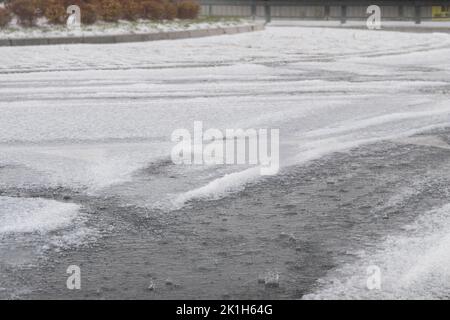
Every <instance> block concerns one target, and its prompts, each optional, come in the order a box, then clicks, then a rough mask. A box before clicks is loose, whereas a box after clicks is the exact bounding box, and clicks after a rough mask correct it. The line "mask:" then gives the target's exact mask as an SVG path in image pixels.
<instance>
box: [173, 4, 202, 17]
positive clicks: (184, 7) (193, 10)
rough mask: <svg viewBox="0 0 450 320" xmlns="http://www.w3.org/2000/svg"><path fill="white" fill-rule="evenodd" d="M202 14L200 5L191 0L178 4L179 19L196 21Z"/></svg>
mask: <svg viewBox="0 0 450 320" xmlns="http://www.w3.org/2000/svg"><path fill="white" fill-rule="evenodd" d="M199 13H200V5H199V4H198V3H197V2H195V1H191V0H184V1H182V2H179V3H178V18H180V19H195V18H197V17H198V14H199Z"/></svg>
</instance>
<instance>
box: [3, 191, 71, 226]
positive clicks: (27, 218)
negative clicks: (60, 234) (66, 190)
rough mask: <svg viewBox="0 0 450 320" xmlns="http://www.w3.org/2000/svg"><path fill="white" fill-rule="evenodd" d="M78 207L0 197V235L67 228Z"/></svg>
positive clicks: (37, 199) (47, 201)
mask: <svg viewBox="0 0 450 320" xmlns="http://www.w3.org/2000/svg"><path fill="white" fill-rule="evenodd" d="M79 209H80V206H78V205H76V204H72V203H61V202H57V201H54V200H44V199H40V198H12V197H0V235H4V234H11V233H33V232H38V233H41V234H44V233H47V232H50V231H53V230H56V229H59V228H63V227H66V226H69V225H70V224H71V222H72V221H73V220H74V219H75V218H76V217H77V215H78V212H79Z"/></svg>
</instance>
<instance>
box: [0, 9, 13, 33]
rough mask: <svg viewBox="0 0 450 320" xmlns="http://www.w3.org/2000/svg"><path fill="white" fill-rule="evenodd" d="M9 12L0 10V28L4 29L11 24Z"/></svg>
mask: <svg viewBox="0 0 450 320" xmlns="http://www.w3.org/2000/svg"><path fill="white" fill-rule="evenodd" d="M11 18H12V17H11V12H10V11H9V10H8V9H5V8H0V28H4V27H6V26H7V25H8V24H9V23H10V22H11Z"/></svg>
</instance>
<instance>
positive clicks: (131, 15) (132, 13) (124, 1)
mask: <svg viewBox="0 0 450 320" xmlns="http://www.w3.org/2000/svg"><path fill="white" fill-rule="evenodd" d="M141 2H142V1H140V0H121V5H122V18H124V19H126V20H130V21H135V20H137V19H139V18H140V17H142V11H143V10H142V3H141Z"/></svg>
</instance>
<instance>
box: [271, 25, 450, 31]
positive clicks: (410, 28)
mask: <svg viewBox="0 0 450 320" xmlns="http://www.w3.org/2000/svg"><path fill="white" fill-rule="evenodd" d="M270 26H271V27H300V28H329V29H352V30H369V29H368V28H367V27H366V26H363V25H345V24H344V25H329V26H327V25H291V24H286V25H283V24H276V25H270ZM371 31H392V32H409V33H433V32H439V33H450V27H425V26H420V25H419V26H382V27H381V29H379V30H371Z"/></svg>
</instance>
